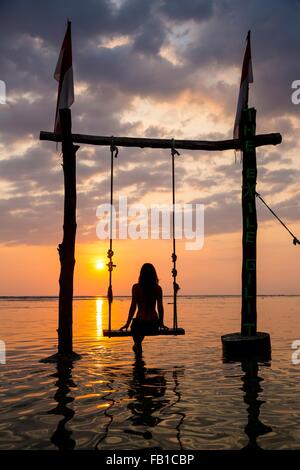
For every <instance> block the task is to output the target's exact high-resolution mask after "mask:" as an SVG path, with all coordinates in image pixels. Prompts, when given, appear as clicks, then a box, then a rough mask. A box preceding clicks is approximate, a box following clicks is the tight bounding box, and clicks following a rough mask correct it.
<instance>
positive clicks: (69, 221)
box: [58, 109, 79, 355]
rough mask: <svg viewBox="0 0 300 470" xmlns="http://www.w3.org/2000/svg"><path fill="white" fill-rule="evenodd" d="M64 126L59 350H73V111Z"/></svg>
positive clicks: (65, 116) (62, 114)
mask: <svg viewBox="0 0 300 470" xmlns="http://www.w3.org/2000/svg"><path fill="white" fill-rule="evenodd" d="M59 114H60V123H61V128H62V154H63V164H62V166H63V171H64V191H65V193H64V225H63V241H62V243H61V244H59V245H58V253H59V260H60V277H59V319H58V353H59V354H63V355H65V354H67V355H70V354H72V353H73V277H74V267H75V237H76V228H77V224H76V152H77V150H78V148H79V146H78V145H73V142H72V134H71V126H72V122H71V111H70V109H62V110H60V112H59Z"/></svg>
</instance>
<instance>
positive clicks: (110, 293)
mask: <svg viewBox="0 0 300 470" xmlns="http://www.w3.org/2000/svg"><path fill="white" fill-rule="evenodd" d="M118 153H119V149H118V147H116V146H115V144H114V137H112V138H111V145H110V220H109V249H108V251H107V257H108V259H109V262H108V263H107V265H106V266H107V267H108V272H109V283H108V290H107V300H108V331H109V332H111V304H112V301H113V291H112V272H113V269H114V268H115V267H116V265H115V264H114V263H113V256H114V252H113V220H112V217H113V202H114V200H113V196H114V194H113V192H114V158H117V156H118Z"/></svg>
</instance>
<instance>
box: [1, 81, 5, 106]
mask: <svg viewBox="0 0 300 470" xmlns="http://www.w3.org/2000/svg"><path fill="white" fill-rule="evenodd" d="M0 104H6V85H5V82H4V81H3V80H0Z"/></svg>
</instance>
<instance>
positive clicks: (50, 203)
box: [0, 0, 300, 244]
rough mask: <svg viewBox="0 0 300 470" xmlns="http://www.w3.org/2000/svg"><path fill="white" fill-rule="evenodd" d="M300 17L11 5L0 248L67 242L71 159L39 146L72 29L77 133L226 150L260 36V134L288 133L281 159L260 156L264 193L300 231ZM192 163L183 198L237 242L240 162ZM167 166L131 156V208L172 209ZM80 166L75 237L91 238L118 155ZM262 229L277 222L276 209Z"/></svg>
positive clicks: (256, 93) (169, 4) (101, 0)
mask: <svg viewBox="0 0 300 470" xmlns="http://www.w3.org/2000/svg"><path fill="white" fill-rule="evenodd" d="M299 9H300V2H299V1H296V0H288V1H286V2H282V1H279V0H274V1H272V2H271V1H269V0H267V1H266V2H261V1H259V0H253V1H252V2H248V3H247V4H244V3H242V2H238V1H237V0H231V1H230V2H229V1H228V0H218V1H213V0H210V1H208V0H207V1H203V0H187V1H185V2H182V1H179V0H172V1H171V0H170V1H168V0H145V1H144V0H143V1H140V0H124V1H122V2H118V3H117V2H111V1H108V0H98V1H94V0H86V1H85V2H80V1H79V0H72V1H70V0H69V1H65V2H63V3H62V2H61V1H58V0H53V1H52V2H51V3H47V2H38V1H37V0H29V1H27V2H24V1H21V0H10V1H8V0H2V2H1V4H0V15H1V20H2V26H1V31H0V54H1V77H0V79H1V80H4V81H5V82H6V85H7V98H8V103H7V105H5V106H3V107H2V105H0V106H1V109H0V111H1V112H0V137H1V143H0V154H1V159H2V160H0V190H1V194H2V200H1V203H0V215H1V221H2V223H1V230H0V241H2V242H5V243H12V242H13V243H27V244H30V243H50V242H51V243H52V242H54V241H56V242H58V241H60V236H61V227H60V222H59V221H61V220H62V203H63V201H62V191H63V186H62V184H63V179H62V170H61V166H60V165H61V157H60V155H59V153H58V152H57V151H56V149H55V144H53V143H47V142H39V141H38V135H39V131H40V130H42V129H43V130H51V129H52V127H53V116H54V111H55V101H56V90H57V84H56V82H55V81H54V80H53V77H52V75H53V70H54V68H55V64H56V61H57V57H58V52H59V48H60V45H61V42H62V38H63V34H64V29H65V24H66V19H67V18H68V17H69V18H71V19H72V26H73V48H74V73H75V80H76V84H77V85H78V92H77V95H76V100H75V103H74V105H73V106H72V115H73V131H74V132H78V133H86V134H88V133H89V134H98V135H99V134H102V135H112V134H114V135H134V134H135V135H143V136H157V137H158V136H162V137H166V136H172V135H180V136H182V138H184V137H186V136H187V135H188V137H191V138H201V139H205V138H206V139H221V138H228V137H229V136H230V135H231V133H232V122H233V116H234V113H235V106H236V99H237V94H238V83H239V77H240V69H241V62H242V56H243V53H244V45H245V41H244V39H245V35H246V32H247V30H248V29H249V28H251V29H252V53H253V68H254V80H255V82H254V84H253V85H251V89H250V98H251V103H252V104H254V105H255V106H256V107H257V109H258V123H257V129H258V131H259V132H271V131H282V132H283V134H284V135H283V137H284V140H283V144H282V145H281V146H280V148H276V149H273V148H264V149H260V150H259V152H258V162H259V189H260V190H261V191H262V194H263V195H264V194H265V195H267V197H268V198H270V200H271V202H272V204H274V206H273V205H272V207H274V208H275V209H278V210H280V211H281V213H282V214H283V216H284V217H286V218H287V219H288V220H296V218H297V217H298V216H299V205H298V202H297V195H298V192H297V191H298V190H297V185H299V179H300V174H299V171H298V169H297V164H296V154H297V152H299V150H300V149H299V141H298V137H297V135H299V128H300V120H299V109H300V108H299V107H297V106H294V105H292V104H291V100H290V93H291V89H290V84H291V82H292V81H293V80H295V79H297V78H299V77H300V65H299V60H298V55H299V40H298V19H299ZM270 11H271V12H272V14H270ZM124 38H125V39H124ZM183 97H184V98H183ZM137 98H138V99H139V107H138V108H137V107H136V100H137ZM149 103H151V107H150V106H147V105H148V104H149ZM162 105H163V106H165V108H166V112H165V114H164V115H165V116H166V115H169V116H170V118H173V119H170V120H169V121H168V122H167V121H166V120H165V119H164V118H162V119H161V118H160V119H158V118H157V116H159V115H160V114H159V111H160V109H161V107H162ZM150 113H152V114H151V116H149V114H150ZM173 113H174V115H173ZM162 115H163V114H162ZM150 117H151V119H150ZM156 119H157V121H158V122H156ZM207 121H209V123H208V122H207ZM191 122H195V124H194V126H192V127H189V126H191ZM192 132H193V133H194V135H190V133H192ZM182 153H183V155H182V156H181V157H180V159H179V161H177V162H176V171H177V173H176V174H177V185H178V189H179V197H180V198H181V200H184V199H185V200H188V201H193V200H194V201H197V202H203V203H205V204H206V205H207V211H206V226H207V230H208V233H224V232H229V231H235V230H240V222H241V213H240V212H241V208H240V184H241V166H240V165H234V163H233V162H234V156H233V153H231V154H230V155H229V154H228V153H227V154H226V156H225V155H222V156H220V154H218V153H217V154H214V155H213V154H208V153H205V152H200V153H198V152H197V153H192V152H182ZM168 157H169V155H168V152H165V151H153V150H147V151H142V150H140V149H121V151H120V154H119V158H118V162H117V164H116V173H115V177H116V190H117V191H118V192H119V193H121V192H123V193H126V192H127V193H128V194H129V195H130V199H131V201H132V202H136V201H138V200H141V199H142V198H146V197H147V195H148V196H149V194H152V198H153V199H154V200H156V199H157V198H160V197H162V195H165V196H166V197H167V195H168V193H169V191H170V161H169V158H168ZM77 161H78V165H77V180H78V193H79V194H78V196H79V197H78V219H79V224H78V237H79V239H90V240H92V239H94V237H95V234H94V231H93V228H91V227H93V224H94V225H95V211H96V207H97V205H98V204H100V203H102V202H107V200H108V194H109V149H105V148H101V147H99V148H92V147H88V146H81V148H80V150H79V152H78V157H77ZM226 162H228V164H227V163H226ZM229 162H230V163H229ZM274 194H275V197H273V195H274ZM261 217H262V220H268V218H270V217H272V216H271V215H270V214H269V213H267V212H266V211H265V212H262V214H261ZM54 221H55V224H54Z"/></svg>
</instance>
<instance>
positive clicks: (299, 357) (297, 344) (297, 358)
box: [291, 339, 300, 366]
mask: <svg viewBox="0 0 300 470" xmlns="http://www.w3.org/2000/svg"><path fill="white" fill-rule="evenodd" d="M291 348H292V349H295V351H294V352H293V353H292V357H291V361H292V364H293V365H294V366H298V365H299V364H300V339H295V341H293V342H292V344H291Z"/></svg>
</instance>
